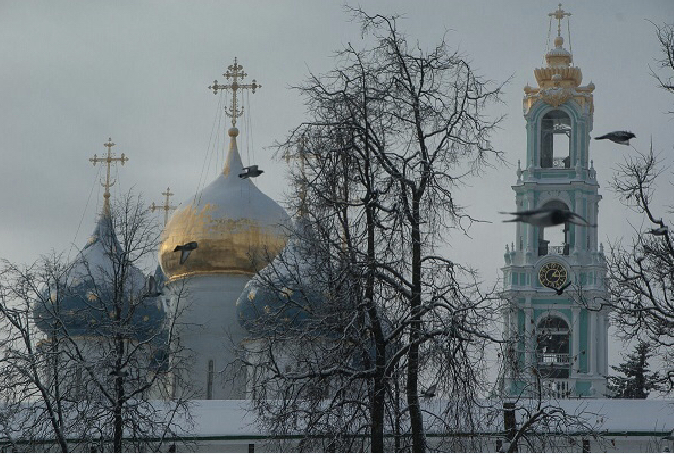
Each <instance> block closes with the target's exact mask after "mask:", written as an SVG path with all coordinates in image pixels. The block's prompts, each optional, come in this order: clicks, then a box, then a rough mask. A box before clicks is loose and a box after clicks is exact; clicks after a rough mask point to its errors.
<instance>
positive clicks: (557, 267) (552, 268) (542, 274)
mask: <svg viewBox="0 0 674 454" xmlns="http://www.w3.org/2000/svg"><path fill="white" fill-rule="evenodd" d="M567 277H568V275H567V272H566V268H564V265H562V264H561V263H558V262H549V263H546V264H545V265H543V266H542V267H541V270H540V271H539V272H538V278H539V279H540V281H541V284H542V285H543V286H544V287H548V288H553V289H558V288H561V287H562V286H563V285H564V284H565V283H566V279H567Z"/></svg>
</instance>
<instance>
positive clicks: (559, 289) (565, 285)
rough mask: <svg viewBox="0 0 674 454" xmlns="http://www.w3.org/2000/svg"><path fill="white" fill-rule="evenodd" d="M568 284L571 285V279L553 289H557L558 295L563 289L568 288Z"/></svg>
mask: <svg viewBox="0 0 674 454" xmlns="http://www.w3.org/2000/svg"><path fill="white" fill-rule="evenodd" d="M570 285H571V281H569V282H567V283H566V284H564V285H562V286H561V287H559V288H557V289H554V290H557V294H558V295H561V294H562V293H564V290H566V289H567V288H569V286H570Z"/></svg>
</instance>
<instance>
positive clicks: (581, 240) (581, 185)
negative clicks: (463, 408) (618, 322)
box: [503, 5, 608, 398]
mask: <svg viewBox="0 0 674 454" xmlns="http://www.w3.org/2000/svg"><path fill="white" fill-rule="evenodd" d="M569 16H570V14H569V13H567V12H565V11H563V10H562V8H561V5H560V7H559V9H558V10H557V11H554V12H553V13H551V14H550V18H551V19H550V20H551V21H552V20H556V21H557V36H556V37H555V38H554V41H553V44H554V47H552V48H550V49H548V51H547V53H546V54H545V62H546V64H545V67H543V68H538V69H535V70H534V75H535V78H536V85H537V86H536V87H531V86H529V85H527V86H526V87H525V88H524V118H525V120H526V134H527V155H526V161H525V168H524V169H521V168H518V171H517V181H516V184H515V185H514V186H512V188H513V190H514V191H515V200H516V203H515V210H516V211H526V210H538V209H562V210H569V211H572V212H574V213H576V214H578V215H580V216H582V218H583V219H585V220H586V221H587V223H583V222H580V223H578V224H574V223H566V224H561V225H558V226H553V227H547V228H540V227H536V226H534V225H531V224H528V223H517V227H516V238H515V243H513V247H512V250H511V249H510V248H506V254H505V256H504V258H505V266H504V268H503V277H504V291H503V298H504V299H506V300H507V302H508V307H509V308H510V309H509V316H508V320H507V323H508V324H509V327H508V330H507V331H508V335H509V336H510V339H511V340H512V343H511V348H512V349H514V350H516V357H517V358H518V360H517V361H510V362H509V364H508V365H507V367H509V371H508V374H507V377H508V378H507V379H506V386H505V389H506V390H509V391H510V392H511V393H513V394H517V395H522V394H531V395H533V394H535V393H537V390H536V389H535V386H533V385H534V383H535V377H536V376H538V377H540V378H541V379H542V382H543V392H544V394H545V395H546V396H547V397H554V398H567V397H578V396H585V397H602V396H603V395H604V393H605V391H606V373H607V371H608V363H607V354H606V344H607V336H608V324H607V323H606V322H605V320H606V316H607V314H606V310H605V309H601V307H602V305H601V304H600V302H601V301H603V300H604V299H605V298H607V293H606V288H605V286H604V285H605V284H604V282H605V279H604V277H605V275H606V263H605V260H604V257H603V254H602V252H601V251H600V250H599V245H598V239H599V237H598V232H597V229H598V221H599V217H598V209H599V201H600V200H601V195H599V184H598V182H597V179H596V172H595V170H594V166H593V165H592V163H591V161H590V160H589V143H590V132H591V130H592V121H593V113H594V101H593V95H592V93H593V91H594V84H592V83H591V82H590V83H589V84H588V85H585V86H582V85H581V82H582V71H581V70H580V68H579V67H577V66H575V65H574V64H573V55H572V53H571V52H570V50H567V49H566V48H565V47H564V43H565V40H564V38H563V37H562V36H561V29H562V27H561V22H562V20H563V19H567V20H568V17H569ZM569 42H570V37H569ZM569 48H570V47H569ZM551 270H552V271H551ZM550 273H552V276H555V277H556V279H555V280H554V281H551V280H550V279H548V278H547V277H546V276H550ZM566 284H568V286H565V285H566ZM562 287H564V288H563V289H562ZM560 289H562V290H561V291H560ZM513 320H516V322H515V323H513Z"/></svg>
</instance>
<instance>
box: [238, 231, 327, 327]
mask: <svg viewBox="0 0 674 454" xmlns="http://www.w3.org/2000/svg"><path fill="white" fill-rule="evenodd" d="M320 270H321V267H320V266H319V265H318V263H316V260H315V259H313V258H312V257H311V248H310V247H309V246H307V245H306V244H305V243H303V241H302V240H301V239H293V240H291V241H290V242H289V243H288V245H287V246H286V247H285V248H284V249H283V251H281V253H280V254H279V255H278V257H276V259H275V260H274V261H273V262H271V263H270V264H269V265H268V266H267V267H266V268H264V269H263V270H262V271H260V272H259V273H257V274H256V275H255V276H254V277H253V278H252V279H251V280H250V281H248V283H247V284H246V286H245V287H244V289H243V292H242V293H241V296H240V297H239V298H238V299H237V301H236V314H237V318H238V321H239V324H240V325H241V326H242V327H243V328H244V329H246V330H248V331H249V332H250V333H252V334H254V335H265V334H269V333H270V332H275V333H277V334H279V333H287V332H289V331H293V330H301V331H304V330H305V329H306V325H307V323H308V322H309V321H310V320H311V319H312V318H313V317H314V315H315V314H317V313H318V311H319V309H320V308H321V307H322V305H323V302H324V297H323V291H322V289H321V286H320V285H318V284H317V283H316V282H315V281H317V280H318V278H317V277H316V276H317V273H319V274H320Z"/></svg>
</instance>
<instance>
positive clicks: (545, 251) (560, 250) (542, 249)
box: [538, 243, 569, 256]
mask: <svg viewBox="0 0 674 454" xmlns="http://www.w3.org/2000/svg"><path fill="white" fill-rule="evenodd" d="M549 254H556V255H569V245H568V244H564V245H562V246H550V245H548V244H545V243H538V255H539V256H542V255H549Z"/></svg>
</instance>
